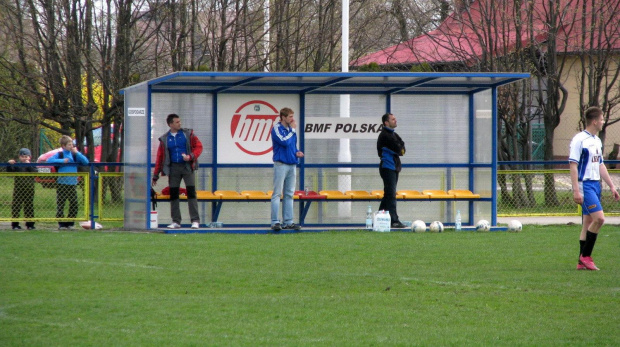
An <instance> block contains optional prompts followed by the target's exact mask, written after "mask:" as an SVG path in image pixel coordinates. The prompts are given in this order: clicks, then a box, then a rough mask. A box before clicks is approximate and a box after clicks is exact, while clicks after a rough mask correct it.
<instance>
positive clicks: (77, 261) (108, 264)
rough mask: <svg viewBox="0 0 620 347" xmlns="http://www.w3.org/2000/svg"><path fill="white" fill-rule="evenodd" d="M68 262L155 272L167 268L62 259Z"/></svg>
mask: <svg viewBox="0 0 620 347" xmlns="http://www.w3.org/2000/svg"><path fill="white" fill-rule="evenodd" d="M60 260H62V261H66V262H73V263H84V264H92V265H107V266H124V267H135V268H141V269H155V270H166V268H164V267H161V266H155V265H142V264H135V263H109V262H101V261H93V260H84V259H60Z"/></svg>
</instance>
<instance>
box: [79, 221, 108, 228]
mask: <svg viewBox="0 0 620 347" xmlns="http://www.w3.org/2000/svg"><path fill="white" fill-rule="evenodd" d="M80 226H81V227H82V228H84V229H90V221H84V222H80ZM99 229H103V226H102V225H101V224H99V223H97V222H95V230H99Z"/></svg>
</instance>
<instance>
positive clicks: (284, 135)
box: [271, 107, 304, 231]
mask: <svg viewBox="0 0 620 347" xmlns="http://www.w3.org/2000/svg"><path fill="white" fill-rule="evenodd" d="M294 114H295V113H294V112H293V110H291V109H290V108H288V107H285V108H283V109H281V110H280V121H279V122H278V123H276V124H275V125H274V126H273V128H272V129H271V142H272V145H273V194H272V195H271V229H273V230H274V231H280V230H282V229H292V230H300V229H301V226H299V225H298V224H295V223H293V194H294V193H295V179H296V175H297V164H298V160H299V158H302V157H303V156H304V153H303V152H302V151H300V150H298V149H297V132H296V131H295V128H296V127H297V123H296V122H295V118H294V117H293V116H294ZM281 198H282V223H280V219H279V218H278V211H279V209H280V199H281Z"/></svg>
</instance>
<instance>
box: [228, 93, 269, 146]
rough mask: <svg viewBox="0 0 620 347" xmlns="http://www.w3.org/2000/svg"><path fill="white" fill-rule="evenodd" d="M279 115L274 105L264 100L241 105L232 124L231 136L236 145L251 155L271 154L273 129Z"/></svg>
mask: <svg viewBox="0 0 620 347" xmlns="http://www.w3.org/2000/svg"><path fill="white" fill-rule="evenodd" d="M261 106H265V107H261ZM279 114H280V112H279V111H278V110H277V109H276V108H275V107H274V106H273V105H271V104H269V103H268V102H265V101H262V100H252V101H248V102H246V103H245V104H243V105H241V106H240V107H239V108H238V109H237V110H236V111H235V114H234V115H233V117H232V120H231V122H230V135H231V136H232V139H233V141H234V142H235V145H236V146H237V147H238V148H239V149H240V150H241V151H243V152H244V153H247V154H249V155H256V156H260V155H263V154H267V153H269V152H271V150H272V145H271V129H272V128H273V125H274V124H275V123H276V122H277V121H278V118H279Z"/></svg>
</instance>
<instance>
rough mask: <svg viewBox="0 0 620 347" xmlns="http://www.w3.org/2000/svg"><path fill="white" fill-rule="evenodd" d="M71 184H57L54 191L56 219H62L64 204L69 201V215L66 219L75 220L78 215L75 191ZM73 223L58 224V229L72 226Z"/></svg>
mask: <svg viewBox="0 0 620 347" xmlns="http://www.w3.org/2000/svg"><path fill="white" fill-rule="evenodd" d="M75 187H76V186H75V185H73V184H58V185H57V189H56V206H57V207H56V218H64V215H65V202H66V201H67V200H68V201H69V214H68V215H67V218H75V217H77V213H78V197H77V191H76V189H75ZM74 224H75V222H73V221H71V222H58V226H60V227H69V226H73V225H74Z"/></svg>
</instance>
